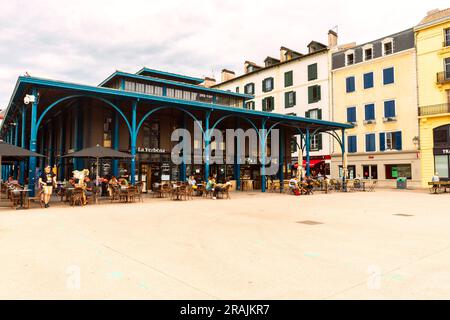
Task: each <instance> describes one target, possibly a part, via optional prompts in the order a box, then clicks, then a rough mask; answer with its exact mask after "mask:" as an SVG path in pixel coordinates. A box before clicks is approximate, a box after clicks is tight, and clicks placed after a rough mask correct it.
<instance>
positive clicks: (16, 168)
mask: <svg viewBox="0 0 450 320" xmlns="http://www.w3.org/2000/svg"><path fill="white" fill-rule="evenodd" d="M15 122H16V126H15V128H14V129H15V132H14V145H15V146H19V117H17V118H16V121H15ZM18 179H19V162H18V161H16V162H14V180H18Z"/></svg>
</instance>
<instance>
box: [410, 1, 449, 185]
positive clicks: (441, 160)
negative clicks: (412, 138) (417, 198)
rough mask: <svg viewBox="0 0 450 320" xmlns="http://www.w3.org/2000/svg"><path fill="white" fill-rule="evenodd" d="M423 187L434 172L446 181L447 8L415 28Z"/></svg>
mask: <svg viewBox="0 0 450 320" xmlns="http://www.w3.org/2000/svg"><path fill="white" fill-rule="evenodd" d="M415 32H416V46H417V72H418V80H419V82H418V84H419V119H420V149H421V157H422V176H423V183H422V186H423V187H427V186H428V182H429V181H431V178H432V176H433V175H434V174H435V173H436V172H437V173H438V175H439V177H440V179H441V180H447V181H448V180H449V179H450V8H449V9H446V10H433V11H430V12H429V13H428V14H427V16H426V17H425V18H424V19H423V20H422V21H421V22H420V23H419V25H418V26H416V27H415Z"/></svg>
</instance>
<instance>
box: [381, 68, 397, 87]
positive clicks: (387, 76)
mask: <svg viewBox="0 0 450 320" xmlns="http://www.w3.org/2000/svg"><path fill="white" fill-rule="evenodd" d="M394 81H395V79H394V68H387V69H384V70H383V84H390V83H394Z"/></svg>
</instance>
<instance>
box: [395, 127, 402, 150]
mask: <svg viewBox="0 0 450 320" xmlns="http://www.w3.org/2000/svg"><path fill="white" fill-rule="evenodd" d="M395 150H399V151H401V150H402V133H401V131H398V132H395Z"/></svg>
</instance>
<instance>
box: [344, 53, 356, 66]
mask: <svg viewBox="0 0 450 320" xmlns="http://www.w3.org/2000/svg"><path fill="white" fill-rule="evenodd" d="M345 58H346V61H347V63H346V65H347V66H350V65H352V64H354V63H355V54H354V53H353V52H352V53H347V54H346V55H345Z"/></svg>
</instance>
